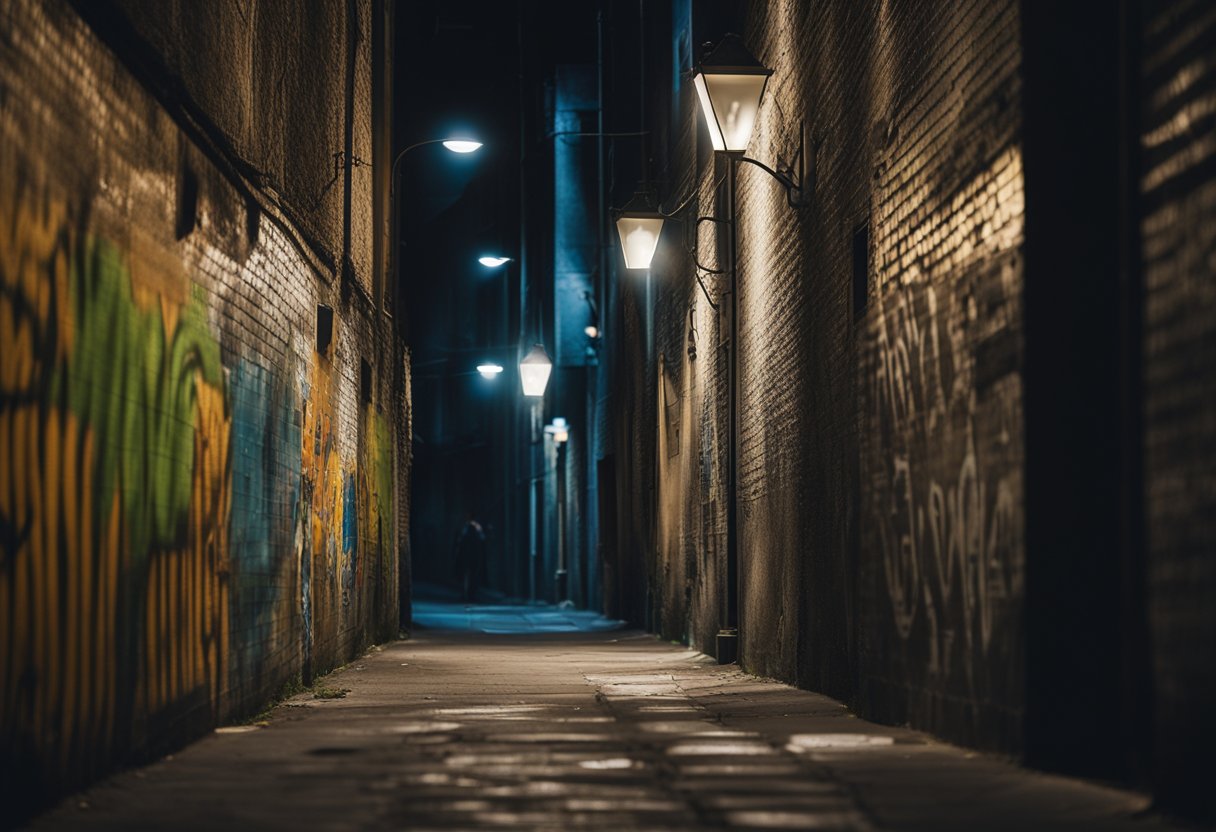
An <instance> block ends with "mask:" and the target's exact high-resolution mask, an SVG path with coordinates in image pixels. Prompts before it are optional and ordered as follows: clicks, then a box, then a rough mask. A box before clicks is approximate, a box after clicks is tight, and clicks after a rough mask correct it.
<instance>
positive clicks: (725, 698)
mask: <svg viewBox="0 0 1216 832" xmlns="http://www.w3.org/2000/svg"><path fill="white" fill-rule="evenodd" d="M538 620H542V621H549V619H545V618H543V617H542V618H541V619H538ZM550 623H551V622H550ZM597 626H598V625H597ZM591 629H592V630H593V631H590V632H589V631H587V630H586V629H584V630H583V631H581V632H569V633H554V632H532V633H525V634H512V635H491V634H486V633H482V632H474V631H472V630H466V631H443V632H440V631H427V632H423V633H422V634H420V635H418V636H417V637H415V638H413V639H411V640H408V641H401V642H396V643H393V644H390V645H387V646H385V647H382V648H376V649H375V650H373V651H371V652H370V653H368V654H367V655H366V656H365V657H363V658H362V659H360V660H357V661H355V662H353V663H351V664H350V665H348V666H347V667H346V668H344V669H342V670H341V671H339V672H337V673H334V674H332V675H331V676H329V677H327V678H326V679H324V680H322V682H321V683H319V685H318V686H316V689H319V690H321V691H322V693H323V694H325V695H330V696H333V695H337V694H339V693H341V692H342V691H344V690H345V691H347V692H346V694H345V696H344V697H343V698H332V699H329V698H320V699H319V698H315V694H314V693H311V692H310V693H305V694H301V695H298V696H296V697H294V698H292V699H290V700H288V701H287V702H285V703H283V704H282V705H280V706H279V707H278V708H276V709H275V710H274V711H273V712H271V714H270V716H269V718H268V719H267V720H266V721H265V722H264V724H262V725H259V726H231V727H228V728H221V729H220V730H219V731H217V732H215V733H214V734H212V735H210V736H208V737H206V738H204V739H202V740H201V741H199V742H197V743H195V744H193V745H191V746H190V747H188V748H186V749H185V750H183V751H181V752H179V753H177V754H174V755H172V756H170V757H166V758H165V759H163V760H161V761H159V762H157V763H155V764H153V765H150V766H147V767H145V768H142V769H138V770H132V771H127V772H124V773H121V774H119V775H117V776H114V777H112V778H110V779H108V780H106V781H104V782H103V783H101V784H98V785H97V786H95V787H93V788H92V789H90V790H88V791H87V792H85V793H83V794H80V795H77V796H75V797H73V798H71V799H69V800H67V801H65V802H64V803H63V804H62V805H61V806H60V807H58V808H57V809H56V810H54V811H53V812H51V813H48V814H47V815H44V816H42V817H41V818H39V819H38V820H37V821H36V822H35V824H34V825H33V828H36V829H76V828H82V829H115V830H117V829H123V830H128V829H173V830H193V829H218V828H223V829H259V828H260V829H295V830H306V831H307V832H321V830H346V829H416V830H428V829H473V830H482V829H544V830H565V829H613V830H624V829H654V830H659V829H672V830H676V829H679V830H683V829H701V828H710V829H717V828H737V829H850V830H866V829H880V828H894V829H934V830H938V829H960V830H962V829H967V830H974V829H1010V830H1014V829H1017V830H1022V829H1052V828H1100V829H1127V830H1155V829H1163V828H1170V827H1169V826H1168V825H1167V823H1166V821H1164V820H1163V819H1161V818H1159V817H1157V816H1155V815H1152V814H1149V813H1147V812H1146V811H1145V810H1146V804H1147V801H1146V799H1145V798H1144V797H1142V796H1140V795H1137V794H1134V793H1130V792H1125V791H1120V790H1116V789H1110V788H1105V787H1102V786H1098V785H1094V784H1090V783H1085V782H1082V781H1077V780H1070V779H1067V778H1061V777H1053V776H1048V775H1044V774H1040V773H1035V772H1031V771H1027V770H1025V769H1022V768H1019V767H1017V766H1015V765H1013V764H1011V763H1008V762H1006V761H1002V760H1000V759H997V758H993V757H989V756H986V755H981V754H977V753H974V752H970V751H967V750H965V749H959V748H956V747H953V746H950V745H946V744H944V743H940V742H937V741H935V740H933V739H931V738H929V737H927V736H925V735H923V734H920V733H917V732H914V731H909V730H904V729H898V728H889V727H883V726H877V725H873V724H870V723H867V722H864V721H862V720H859V719H856V718H854V717H853V716H851V715H850V714H849V713H848V711H847V710H846V709H845V708H843V707H842V706H841V705H840V704H839V703H837V702H835V701H833V700H831V699H828V698H826V697H823V696H819V695H817V694H814V693H809V692H806V691H800V690H797V689H794V688H791V687H789V686H787V685H783V684H779V683H776V682H771V681H767V680H762V679H757V678H755V677H751V676H748V675H746V674H744V673H741V672H740V671H739V670H738V669H736V668H734V667H733V666H731V667H719V666H718V665H716V664H714V663H713V662H712V660H710V659H708V658H706V657H705V656H703V655H700V654H698V653H696V652H695V651H692V650H689V649H687V648H683V647H679V646H675V645H671V644H667V643H664V642H661V641H658V640H656V639H654V638H653V637H651V636H647V635H644V634H640V633H637V632H629V631H620V630H617V631H608V630H604V629H602V628H600V629H599V630H598V631H594V630H595V628H594V627H592V628H591Z"/></svg>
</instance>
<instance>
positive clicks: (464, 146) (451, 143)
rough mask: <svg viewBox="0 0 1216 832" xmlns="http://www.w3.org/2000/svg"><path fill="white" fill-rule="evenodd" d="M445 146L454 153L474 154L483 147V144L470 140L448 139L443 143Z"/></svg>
mask: <svg viewBox="0 0 1216 832" xmlns="http://www.w3.org/2000/svg"><path fill="white" fill-rule="evenodd" d="M443 146H444V147H446V148H447V149H448V150H450V151H452V152H453V153H472V152H473V151H475V150H477V149H478V148H480V147H481V142H475V141H471V140H469V139H448V140H447V141H445V142H444V143H443Z"/></svg>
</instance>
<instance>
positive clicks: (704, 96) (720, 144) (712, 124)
mask: <svg viewBox="0 0 1216 832" xmlns="http://www.w3.org/2000/svg"><path fill="white" fill-rule="evenodd" d="M692 80H693V85H694V86H695V87H696V88H697V101H699V102H700V103H701V114H702V115H703V116H705V126H706V127H708V128H709V140H710V141H711V142H713V145H714V150H726V143H725V142H724V141H723V140H722V131H721V130H719V129H718V119H717V118H715V117H714V107H713V105H712V104H710V103H709V91H708V90H706V89H705V76H704V75H703V74H702V73H700V72H698V73H697V74H696V75H694V76H693V79H692Z"/></svg>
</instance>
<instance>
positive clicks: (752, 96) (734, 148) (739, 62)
mask: <svg viewBox="0 0 1216 832" xmlns="http://www.w3.org/2000/svg"><path fill="white" fill-rule="evenodd" d="M772 74H773V71H772V70H771V69H768V68H767V67H765V66H764V65H763V64H761V63H760V62H759V61H757V60H756V58H755V57H754V56H753V55H752V54H751V53H750V52H748V51H747V47H745V46H744V45H743V41H742V40H741V39H740V38H739V36H738V35H727V36H726V37H724V38H722V42H721V43H719V44H718V46H717V47H716V48H715V49H713V50H712V51H711V52H709V53H708V54H707V55H706V56H705V57H704V58H702V59H701V62H700V63H699V64H698V65H697V68H696V72H695V74H694V75H693V78H692V80H693V84H694V85H695V86H696V88H697V100H698V101H700V103H701V112H702V113H703V114H704V115H705V125H706V126H707V127H708V128H709V138H710V141H712V142H713V145H714V150H720V151H726V152H728V153H742V152H743V151H745V150H747V143H748V141H749V140H750V139H751V137H752V130H753V129H754V128H755V126H756V114H757V113H758V112H759V111H760V99H761V98H762V97H763V96H764V88H765V86H766V85H767V84H768V78H769V76H770V75H772Z"/></svg>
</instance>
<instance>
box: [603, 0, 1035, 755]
mask: <svg viewBox="0 0 1216 832" xmlns="http://www.w3.org/2000/svg"><path fill="white" fill-rule="evenodd" d="M677 28H678V27H677ZM743 34H744V37H745V42H746V43H747V44H748V46H749V48H750V49H751V50H752V51H753V52H754V53H755V54H756V55H757V57H758V58H759V59H760V60H761V61H762V62H763V63H765V64H766V65H767V66H769V67H772V68H773V70H774V75H773V77H772V80H771V82H770V84H769V87H768V91H767V92H766V94H765V101H764V103H763V105H762V109H761V113H760V119H759V122H758V125H757V129H756V132H755V134H754V136H753V138H752V142H751V145H750V147H749V153H748V155H750V156H753V157H755V158H758V159H759V160H761V161H763V162H765V163H767V164H769V165H775V164H776V163H777V162H792V161H793V154H794V152H795V150H796V148H797V145H798V133H799V123H800V121H802V120H805V123H806V127H807V131H808V134H809V136H808V138H809V146H808V148H807V152H808V154H810V156H811V158H810V160H809V165H808V167H809V168H810V169H812V170H813V171H814V173H813V175H812V182H813V186H812V188H811V190H810V191H809V193H808V194H807V195H806V199H805V202H804V203H803V204H802V205H801V206H800V207H798V208H794V209H791V208H790V207H789V206H788V205H787V204H786V195H785V192H784V191H783V190H782V188H781V187H780V186H779V185H778V184H777V183H775V182H774V181H773V180H772V179H770V178H769V177H768V176H767V175H766V174H764V173H763V172H762V171H759V170H757V169H755V168H752V167H750V166H747V165H742V166H740V168H739V170H738V212H737V215H738V244H739V350H740V352H739V414H740V417H739V418H740V434H739V446H738V447H739V451H738V453H739V462H738V465H739V468H738V477H739V479H738V501H739V514H738V517H739V563H740V567H739V569H740V582H741V608H740V638H741V654H742V661H743V664H744V665H745V666H746V667H747V668H748V669H751V670H754V671H757V672H760V673H764V674H769V675H774V676H777V677H780V678H785V679H792V680H796V681H797V682H798V683H799V684H802V685H805V686H808V687H812V688H814V689H817V690H822V691H826V692H829V693H832V694H835V695H838V696H842V697H845V698H847V699H850V700H852V701H854V702H857V703H858V704H859V705H860V706H861V709H862V710H863V712H865V713H866V714H868V715H872V716H877V717H880V718H882V719H886V720H891V721H897V722H904V721H907V722H910V723H912V724H914V725H916V726H918V727H924V728H929V729H932V730H935V731H938V732H940V733H943V734H945V735H947V736H950V737H953V738H956V739H962V740H966V741H968V742H973V743H979V744H985V745H990V746H999V747H1003V748H1010V749H1012V748H1016V747H1017V744H1018V741H1019V740H1018V725H1019V719H1020V716H1021V708H1022V704H1023V703H1022V698H1021V697H1022V693H1021V690H1022V689H1021V685H1022V674H1023V670H1022V667H1023V661H1024V647H1023V645H1022V643H1021V612H1022V610H1021V606H1022V599H1023V595H1022V569H1023V558H1024V552H1023V547H1022V540H1021V530H1022V525H1023V520H1022V512H1023V508H1022V504H1023V503H1022V466H1023V449H1022V444H1021V381H1020V378H1021V377H1020V368H1021V363H1020V357H1021V306H1020V303H1021V280H1022V276H1021V265H1020V259H1019V256H1020V250H1021V244H1022V174H1021V155H1020V145H1019V141H1020V128H1021V125H1020V116H1019V112H1020V111H1019V106H1018V101H1019V94H1020V87H1019V75H1018V69H1019V53H1018V21H1017V10H1016V5H1015V4H1014V3H1011V2H1008V3H990V2H978V1H977V2H970V3H964V4H958V5H950V6H943V5H940V4H894V5H892V4H881V5H880V4H877V3H860V4H856V3H852V4H809V3H801V2H793V1H792V0H786V1H785V2H778V1H776V0H775V1H774V2H765V3H753V4H750V6H749V12H748V15H747V20H746V26H745V28H744V31H743ZM720 35H721V33H720V32H718V33H716V34H715V37H716V36H720ZM695 107H696V105H695V101H694V98H693V93H692V90H691V87H690V86H687V85H686V86H685V89H683V90H682V91H681V95H680V98H679V100H678V102H676V105H675V106H674V107H673V108H672V109H673V111H674V112H675V113H677V114H678V123H676V124H673V125H671V126H670V128H669V131H670V135H671V137H672V146H671V147H670V148H669V149H668V150H667V153H668V156H669V158H668V159H667V165H666V168H667V169H666V182H667V183H669V185H668V187H667V191H668V192H667V193H665V194H664V196H665V197H667V202H666V205H667V207H668V208H671V207H673V206H674V204H675V203H676V202H677V201H678V199H679V197H681V196H683V195H685V194H688V193H692V192H694V191H696V192H697V197H696V199H695V200H694V204H693V205H692V206H691V207H690V208H689V209H688V215H690V216H694V217H695V216H699V215H706V214H714V213H718V214H721V212H722V210H723V206H722V204H721V202H722V187H721V185H720V184H718V183H719V182H720V181H721V177H722V176H723V175H724V173H725V165H724V163H722V162H721V161H718V162H716V163H715V162H714V161H713V159H712V157H711V156H709V155H708V154H707V153H706V152H705V146H707V144H708V139H707V136H706V135H705V134H704V132H701V128H699V127H694V128H693V129H692V130H690V129H689V127H688V125H690V124H695V121H694V120H697V119H700V114H699V112H698V111H697V110H696V109H695ZM694 131H695V135H696V136H697V138H696V139H693V137H692V134H693V133H694ZM698 143H699V145H700V147H698ZM694 211H695V213H693V212H694ZM860 228H866V229H868V238H867V237H864V236H863V237H856V239H857V240H860V241H861V242H860V246H861V248H860V251H861V253H862V255H863V259H864V260H865V261H866V262H865V263H863V264H862V267H863V269H867V271H865V272H863V279H865V281H866V283H865V285H864V292H863V294H862V297H864V308H858V307H857V305H856V304H855V301H854V296H853V285H852V284H853V272H854V258H855V253H854V250H855V248H856V247H857V246H855V232H857V230H858V229H860ZM679 236H680V230H679V228H678V227H669V229H668V230H665V231H664V240H665V242H664V245H663V246H661V254H660V256H659V257H658V258H656V263H655V267H654V274H655V279H656V284H657V286H658V287H659V289H658V292H657V311H656V320H657V329H658V331H657V333H656V356H657V354H658V353H661V354H662V355H663V356H664V364H663V367H662V369H661V371H660V378H659V381H658V383H657V385H656V392H657V395H658V401H657V402H656V405H655V408H654V413H653V415H652V416H651V417H650V419H651V423H652V424H653V425H654V430H655V432H656V434H657V436H658V437H659V440H658V453H657V459H658V461H657V465H658V499H657V500H656V510H657V512H658V515H657V518H656V522H657V541H656V546H657V552H658V554H657V558H658V563H657V564H656V566H655V567H654V574H655V578H656V585H655V586H654V592H655V593H656V594H657V596H658V604H659V610H658V614H657V619H656V621H655V625H656V627H657V628H659V629H660V630H661V631H662V632H663V633H664V635H667V636H670V637H680V636H684V637H687V638H689V639H690V641H691V642H692V643H693V644H695V645H697V646H698V647H701V648H702V649H707V648H712V646H713V634H714V633H715V632H716V631H717V628H718V625H719V622H720V613H721V604H722V598H721V587H722V583H723V582H722V569H723V563H724V557H725V548H726V540H725V511H726V507H727V503H726V494H725V470H724V469H725V466H726V464H727V457H726V448H727V444H726V443H727V441H728V437H727V435H726V433H727V422H726V411H725V407H726V401H727V390H726V372H725V359H726V354H727V353H726V351H725V350H723V349H722V346H723V342H724V339H725V335H726V331H727V330H726V322H725V321H724V320H723V318H722V317H721V315H720V314H719V313H717V312H714V310H712V309H711V308H710V306H709V304H708V303H707V301H706V299H705V298H704V297H703V295H702V293H701V292H700V290H699V289H698V287H697V285H696V283H695V282H694V281H693V280H692V274H691V273H692V269H693V265H692V262H691V260H690V258H688V257H686V256H684V255H683V254H682V253H681V252H679V245H678V237H679ZM867 239H868V242H867ZM722 241H723V232H722V231H721V230H720V229H718V228H716V227H715V226H714V225H712V224H706V225H702V226H701V228H700V231H699V233H698V235H697V237H696V239H695V240H691V241H690V242H691V244H692V245H693V246H694V247H695V250H696V251H697V254H698V259H699V260H700V261H701V262H702V263H704V264H705V265H707V266H710V267H713V266H715V265H721V264H720V262H719V261H718V260H717V258H718V256H719V255H720V254H721V252H722ZM707 283H708V285H709V289H710V294H711V296H713V297H714V298H715V299H718V300H723V301H725V300H726V298H724V297H722V296H721V295H720V294H719V293H720V292H721V291H722V289H723V288H724V287H725V285H726V284H725V281H724V280H723V279H722V278H714V277H709V278H707ZM626 308H627V309H628V308H629V307H628V305H627V306H626ZM690 312H691V317H690ZM690 327H695V329H696V336H695V337H696V338H697V346H698V348H697V353H696V358H695V360H690V359H689V358H688V356H687V353H686V347H687V339H688V332H689V329H690ZM627 335H628V337H631V338H632V337H633V335H631V334H628V333H627ZM656 360H657V358H656ZM672 407H674V408H675V410H674V411H672V410H671V409H670V408H672ZM668 417H670V418H668ZM633 418H634V419H637V418H638V417H636V416H634V417H633ZM677 436H678V438H677Z"/></svg>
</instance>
